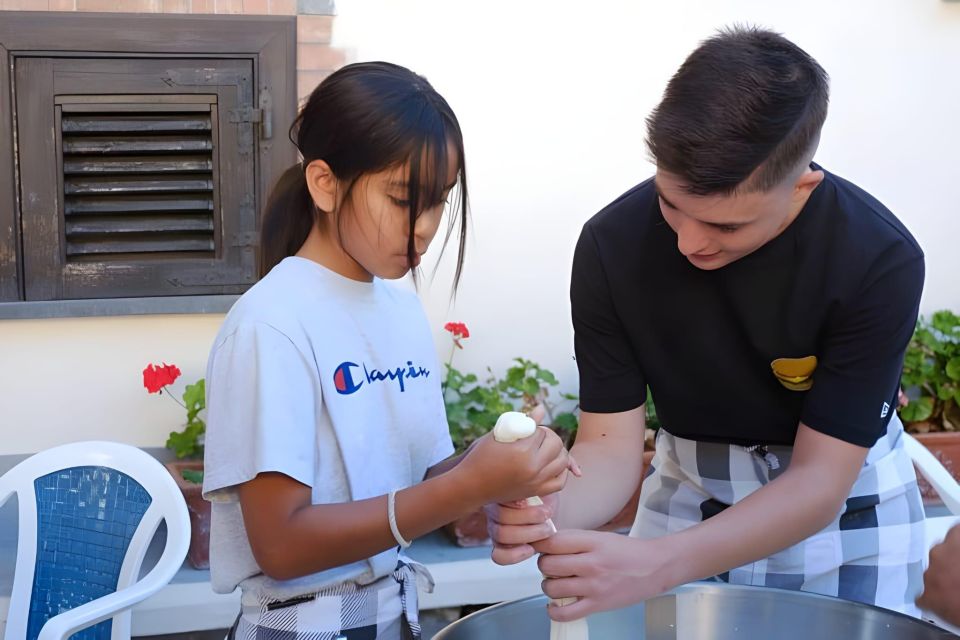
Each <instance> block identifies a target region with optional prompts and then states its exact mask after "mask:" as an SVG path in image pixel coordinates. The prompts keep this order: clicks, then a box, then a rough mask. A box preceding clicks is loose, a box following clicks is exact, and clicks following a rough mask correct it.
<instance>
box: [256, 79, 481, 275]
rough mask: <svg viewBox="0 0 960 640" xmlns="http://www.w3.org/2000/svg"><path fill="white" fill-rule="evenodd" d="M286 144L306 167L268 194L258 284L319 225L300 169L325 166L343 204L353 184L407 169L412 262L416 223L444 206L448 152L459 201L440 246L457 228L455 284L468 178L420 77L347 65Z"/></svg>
mask: <svg viewBox="0 0 960 640" xmlns="http://www.w3.org/2000/svg"><path fill="white" fill-rule="evenodd" d="M290 140H291V141H292V142H293V143H294V144H295V145H296V147H297V149H298V150H299V151H300V155H301V156H302V157H303V162H302V163H298V164H295V165H294V166H292V167H290V168H289V169H287V170H286V171H285V172H284V173H283V175H282V176H280V179H279V180H278V181H277V183H276V185H275V186H274V188H273V191H272V192H271V193H270V198H269V199H268V201H267V205H266V208H265V210H264V212H263V221H262V223H261V226H260V277H263V276H264V275H266V274H267V272H268V271H270V269H272V268H273V267H274V266H275V265H276V264H277V263H279V262H280V261H281V260H283V259H284V258H286V257H287V256H291V255H293V254H295V253H296V252H297V251H298V250H299V249H300V247H301V246H302V245H303V243H304V241H305V240H306V239H307V235H308V234H309V233H310V229H311V228H312V227H313V224H314V223H315V222H316V221H317V220H318V215H317V211H316V208H315V206H314V203H313V200H312V198H311V197H310V192H309V191H308V190H307V182H306V175H305V169H306V167H307V165H309V164H310V163H311V162H312V161H314V160H318V159H319V160H323V161H325V162H326V163H327V164H328V165H329V166H330V169H331V170H332V171H333V173H334V175H335V176H336V177H337V179H338V180H339V181H340V183H341V184H344V185H347V187H346V193H345V195H344V197H345V198H346V197H349V195H350V191H351V189H352V187H353V185H354V183H355V182H356V180H357V179H358V178H360V177H361V176H363V175H364V174H368V173H375V172H378V171H382V170H384V169H388V168H390V167H395V166H398V165H403V164H406V163H408V164H409V168H410V176H409V180H408V184H407V195H408V197H407V200H409V202H410V208H409V215H410V237H409V240H408V243H407V255H408V257H409V259H410V261H411V264H413V259H414V257H415V255H416V248H415V246H414V226H415V223H416V219H417V216H418V215H419V214H420V212H421V211H423V210H424V209H426V208H430V207H434V206H436V205H438V204H440V203H441V202H443V199H444V193H445V191H446V188H447V187H448V186H450V185H448V184H445V183H446V181H447V180H448V176H447V171H448V166H449V165H448V148H447V145H448V144H450V145H452V147H453V148H454V149H455V153H456V154H457V164H456V166H457V189H456V192H457V198H456V201H455V202H454V204H453V205H452V206H451V217H450V225H449V227H448V229H447V233H446V237H445V239H444V246H446V241H447V240H449V238H450V235H451V234H452V233H453V230H454V226H455V224H456V223H459V227H460V233H459V241H458V245H459V247H458V255H457V269H456V273H455V276H454V288H456V286H457V284H458V283H459V282H460V275H461V271H462V269H463V256H464V249H465V247H466V230H467V224H466V222H467V174H466V165H465V161H464V153H463V135H462V133H461V132H460V124H459V122H457V117H456V116H455V115H454V113H453V110H452V109H451V108H450V105H448V104H447V101H446V100H444V99H443V97H442V96H441V95H440V94H439V93H437V92H436V90H434V88H433V87H432V86H430V83H429V82H427V81H426V79H425V78H423V77H421V76H419V75H417V74H415V73H413V72H412V71H410V70H409V69H406V68H404V67H401V66H399V65H395V64H390V63H388V62H361V63H357V64H351V65H347V66H345V67H342V68H341V69H339V70H338V71H335V72H334V73H332V74H331V75H329V76H328V77H327V78H325V79H324V80H323V81H322V82H321V83H320V84H319V85H318V86H317V88H316V89H314V90H313V92H312V93H311V94H310V97H309V98H308V99H307V102H306V104H305V105H304V106H303V108H302V109H301V110H300V113H299V114H298V115H297V118H296V119H295V120H294V122H293V125H292V126H291V127H290Z"/></svg>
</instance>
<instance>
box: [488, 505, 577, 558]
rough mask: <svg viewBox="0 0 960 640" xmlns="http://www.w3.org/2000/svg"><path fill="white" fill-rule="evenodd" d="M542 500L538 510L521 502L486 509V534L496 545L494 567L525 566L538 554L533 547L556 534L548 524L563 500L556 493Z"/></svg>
mask: <svg viewBox="0 0 960 640" xmlns="http://www.w3.org/2000/svg"><path fill="white" fill-rule="evenodd" d="M541 499H542V500H543V504H542V505H539V506H530V505H528V504H527V503H526V501H523V500H520V501H518V502H512V503H509V504H498V503H490V504H488V505H486V506H485V507H484V508H483V510H484V512H485V513H486V515H487V533H489V534H490V539H491V540H492V541H493V552H492V554H491V558H492V559H493V561H494V562H495V563H497V564H499V565H509V564H515V563H517V562H523V561H524V560H526V559H527V558H530V557H532V556H533V555H535V554H536V551H534V550H533V547H532V546H530V544H531V543H533V542H537V541H538V540H543V539H544V538H549V537H550V536H552V535H553V534H554V533H556V528H555V527H554V526H553V525H552V523H550V522H548V520H550V519H551V518H553V517H555V516H556V514H557V506H558V504H559V502H560V496H559V494H556V493H553V494H548V495H543V496H541Z"/></svg>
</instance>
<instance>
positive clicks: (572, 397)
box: [560, 393, 580, 400]
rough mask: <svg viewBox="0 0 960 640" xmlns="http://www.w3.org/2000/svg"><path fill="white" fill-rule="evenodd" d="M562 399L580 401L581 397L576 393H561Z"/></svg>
mask: <svg viewBox="0 0 960 640" xmlns="http://www.w3.org/2000/svg"><path fill="white" fill-rule="evenodd" d="M560 397H561V398H563V399H564V400H579V399H580V397H579V396H578V395H577V394H575V393H561V394H560Z"/></svg>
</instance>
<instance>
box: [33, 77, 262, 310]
mask: <svg viewBox="0 0 960 640" xmlns="http://www.w3.org/2000/svg"><path fill="white" fill-rule="evenodd" d="M15 74H16V78H17V98H16V100H17V110H18V116H19V117H18V126H17V132H18V136H19V139H20V140H21V141H24V142H25V141H29V144H23V142H21V144H20V145H19V152H20V158H19V160H20V167H21V192H22V193H23V194H25V197H24V198H23V200H22V205H21V223H22V228H23V242H24V276H25V293H26V299H28V300H54V299H69V298H105V297H132V296H165V295H188V294H215V293H237V292H240V291H243V290H244V289H245V288H246V287H247V286H249V284H251V283H252V282H253V281H254V280H255V277H256V272H255V265H256V256H255V251H254V249H255V237H256V236H255V233H256V228H257V222H256V210H257V200H258V198H259V197H260V194H258V193H257V189H256V184H257V180H256V166H255V158H256V157H257V154H256V148H257V141H258V140H257V139H258V137H259V136H258V132H259V124H258V123H257V122H256V121H257V120H258V117H257V116H258V115H259V112H258V110H257V109H256V105H255V104H254V96H253V90H252V87H253V86H255V84H254V78H253V64H252V61H251V60H249V59H247V60H244V59H236V60H230V59H226V60H185V59H162V58H142V59H135V58H134V59H130V58H112V59H111V58H101V59H80V58H22V59H17V61H16V65H15Z"/></svg>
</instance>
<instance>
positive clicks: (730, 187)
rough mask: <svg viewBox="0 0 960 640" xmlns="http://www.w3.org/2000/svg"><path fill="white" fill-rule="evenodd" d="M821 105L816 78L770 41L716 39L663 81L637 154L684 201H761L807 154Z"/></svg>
mask: <svg viewBox="0 0 960 640" xmlns="http://www.w3.org/2000/svg"><path fill="white" fill-rule="evenodd" d="M828 95H829V88H828V79H827V74H826V72H825V71H824V70H823V68H822V67H821V66H820V65H819V64H817V62H816V60H814V59H813V58H811V57H810V56H809V55H808V54H807V53H806V52H804V51H803V50H802V49H800V47H798V46H797V45H795V44H793V43H792V42H790V41H789V40H787V39H786V38H784V37H783V36H781V35H780V34H778V33H774V32H772V31H767V30H764V29H759V28H755V27H742V26H736V27H732V28H729V29H724V30H722V31H720V32H719V33H718V34H717V35H715V36H714V37H712V38H710V39H708V40H706V41H704V42H703V43H702V44H701V45H700V46H699V47H698V48H697V49H696V50H695V51H694V52H693V53H691V54H690V56H689V57H688V58H687V59H686V61H685V62H684V63H683V65H682V66H681V67H680V69H679V70H678V71H677V73H676V74H675V75H674V76H673V78H672V79H671V80H670V83H669V84H668V85H667V89H666V91H665V92H664V96H663V100H662V101H661V102H660V105H659V106H658V107H657V108H656V109H655V110H654V112H653V114H651V116H650V117H649V118H648V119H647V145H648V147H649V149H650V154H651V155H652V156H653V159H654V161H655V162H656V164H657V167H659V168H661V169H665V170H666V171H669V172H670V173H673V174H676V175H677V176H679V177H681V178H683V179H684V182H685V183H686V188H687V190H688V191H689V192H690V193H692V194H695V195H709V194H721V195H729V194H730V193H733V192H734V191H736V190H738V189H742V190H746V191H766V190H768V189H770V188H772V187H774V186H776V185H777V184H779V183H780V182H781V181H782V180H783V179H784V178H786V177H787V176H788V175H789V174H790V172H792V171H794V170H795V169H796V168H797V166H798V164H799V163H800V162H801V161H802V160H803V159H804V158H805V157H806V155H807V154H808V153H810V152H811V151H812V150H813V149H814V148H815V145H816V144H817V141H818V139H819V135H820V129H821V128H822V127H823V122H824V120H825V119H826V117H827V102H828ZM758 167H759V171H757V172H756V174H755V175H753V176H752V177H751V174H753V172H754V171H756V170H757V169H758ZM748 178H749V180H748Z"/></svg>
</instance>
